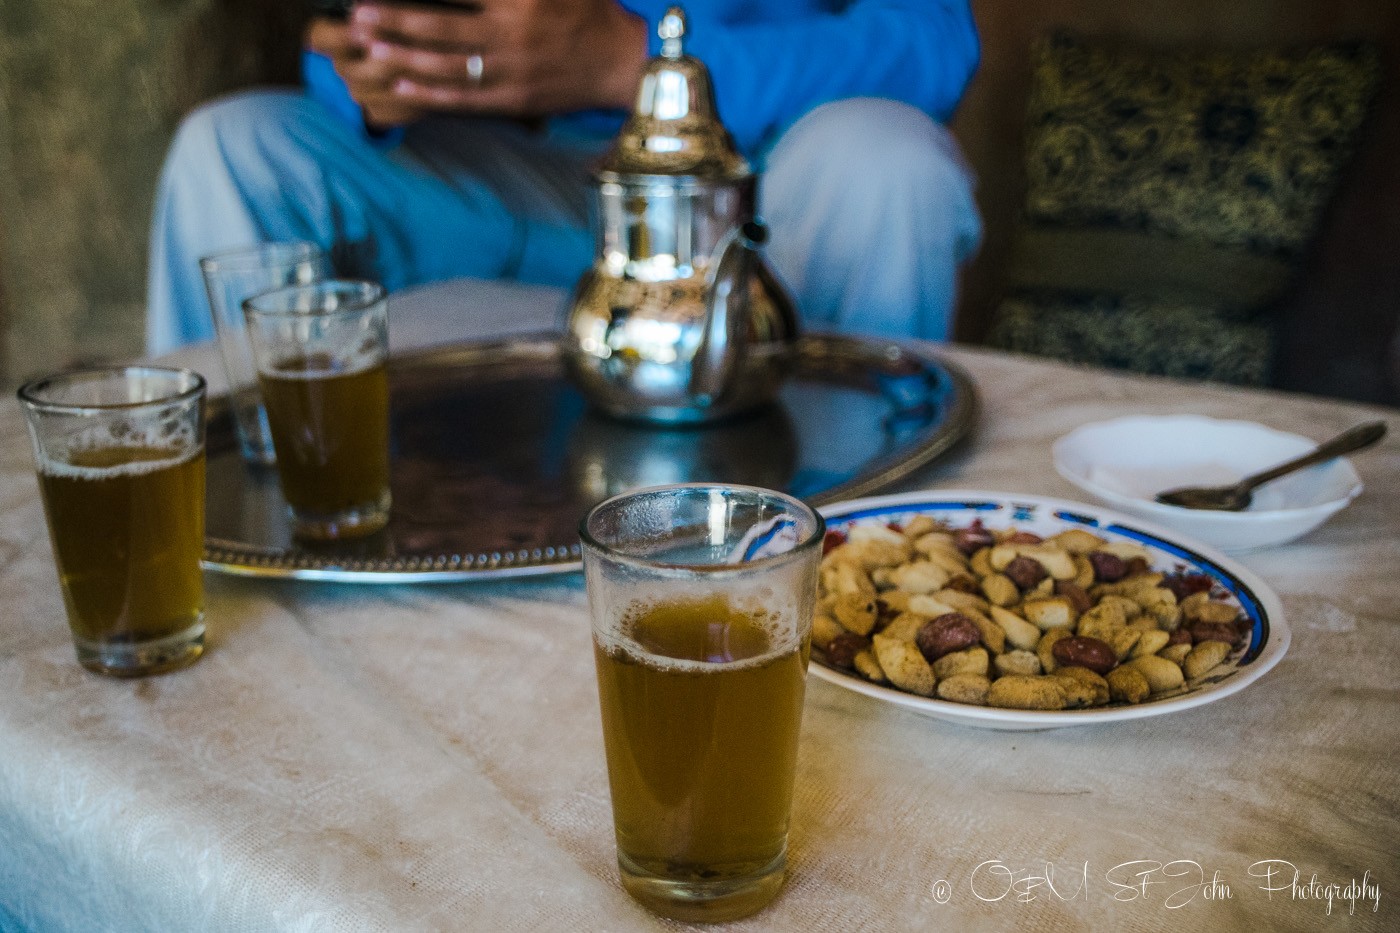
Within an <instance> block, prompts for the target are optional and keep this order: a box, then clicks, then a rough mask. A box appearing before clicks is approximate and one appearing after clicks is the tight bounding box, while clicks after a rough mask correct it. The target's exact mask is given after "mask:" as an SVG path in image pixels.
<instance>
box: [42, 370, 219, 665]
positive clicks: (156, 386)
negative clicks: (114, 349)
mask: <svg viewBox="0 0 1400 933" xmlns="http://www.w3.org/2000/svg"><path fill="white" fill-rule="evenodd" d="M19 399H20V404H21V405H22V407H23V408H24V413H25V416H26V418H27V419H28V422H29V436H30V439H31V440H32V441H33V443H34V461H35V464H36V465H37V467H38V473H39V490H40V492H41V493H42V495H43V499H44V513H45V515H46V516H47V518H48V524H49V537H50V539H51V541H52V542H53V553H54V559H55V561H56V562H57V564H58V578H59V583H60V585H61V588H62V590H63V601H64V604H65V607H66V609H67V612H68V624H69V628H70V629H71V630H72V634H73V643H74V645H75V646H76V648H77V651H78V661H79V663H81V664H82V665H83V666H84V667H86V668H88V669H89V670H93V671H97V672H99V673H103V674H116V675H119V676H138V675H142V674H154V673H158V672H160V671H166V670H172V669H174V668H177V667H182V666H184V665H186V664H189V663H191V662H192V661H194V660H195V659H196V658H198V657H199V656H200V654H201V653H202V652H203V651H204V585H203V580H202V578H201V575H200V566H199V560H200V556H201V555H202V554H203V551H204V379H203V378H202V377H201V376H199V374H198V373H193V372H190V371H189V370H184V369H161V368H157V367H152V366H129V367H125V368H118V369H99V370H82V371H76V372H67V373H61V374H59V375H55V376H48V377H45V378H43V379H35V380H34V381H32V382H29V383H26V384H25V385H24V386H23V387H22V388H21V389H20V390H19Z"/></svg>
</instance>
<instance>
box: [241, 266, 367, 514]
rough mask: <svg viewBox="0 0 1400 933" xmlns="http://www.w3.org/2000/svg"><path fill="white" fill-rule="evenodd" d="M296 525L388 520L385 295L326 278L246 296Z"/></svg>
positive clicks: (280, 470) (265, 399)
mask: <svg viewBox="0 0 1400 933" xmlns="http://www.w3.org/2000/svg"><path fill="white" fill-rule="evenodd" d="M243 310H244V313H245V315H246V316H247V319H248V335H249V337H250V339H251V342H252V346H253V360H254V363H255V364H256V366H257V370H258V382H259V384H260V385H261V387H262V396H263V403H264V404H265V405H266V406H267V420H268V426H269V427H270V428H271V430H272V442H273V446H274V447H275V448H276V451H277V474H278V477H279V478H280V479H281V480H282V494H283V495H284V496H285V497H286V499H287V504H288V505H289V506H290V507H291V519H292V531H293V533H294V534H296V535H297V536H298V537H301V538H307V539H311V540H323V541H324V540H335V539H343V538H356V537H361V536H364V535H368V534H372V533H373V532H375V531H378V530H379V529H380V528H383V527H384V525H385V524H386V523H387V522H388V521H389V376H388V368H387V366H386V361H387V359H388V355H389V318H388V303H387V301H386V300H385V294H384V288H383V286H381V285H379V284H377V283H374V282H361V281H351V280H339V279H328V280H326V281H324V282H317V283H314V284H311V285H296V286H293V287H291V288H282V289H278V290H277V291H273V292H264V293H263V294H261V295H255V296H253V297H252V298H249V299H248V300H247V301H245V302H244V303H243Z"/></svg>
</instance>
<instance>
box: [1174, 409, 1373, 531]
mask: <svg viewBox="0 0 1400 933" xmlns="http://www.w3.org/2000/svg"><path fill="white" fill-rule="evenodd" d="M1383 437H1385V422H1384V421H1368V422H1366V423H1365V424H1358V425H1357V426H1356V427H1354V428H1352V429H1350V430H1348V431H1343V432H1342V433H1341V434H1338V435H1337V436H1336V437H1334V438H1332V439H1331V440H1330V441H1328V442H1327V443H1325V444H1320V445H1319V446H1318V447H1317V448H1316V449H1315V450H1313V451H1312V452H1311V453H1306V454H1303V455H1302V456H1301V457H1294V458H1293V459H1292V460H1288V461H1285V462H1283V463H1280V464H1279V465H1278V466H1276V467H1270V468H1269V469H1267V470H1264V471H1262V472H1259V473H1255V474H1253V475H1251V476H1246V477H1245V478H1244V479H1242V480H1240V481H1239V482H1238V483H1231V484H1230V485H1228V486H1183V487H1181V488H1179V489H1168V490H1166V491H1165V492H1159V493H1157V501H1158V502H1161V503H1163V504H1165V505H1177V506H1181V507H1182V508H1184V509H1215V510H1217V511H1222V512H1240V511H1243V510H1244V509H1247V508H1249V502H1250V499H1251V498H1252V495H1251V494H1252V492H1253V491H1254V489H1255V488H1256V487H1259V486H1262V485H1263V484H1264V483H1267V482H1269V481H1270V480H1275V479H1278V478H1279V477H1280V476H1283V475H1284V474H1285V473H1292V472H1293V471H1294V470H1301V469H1302V468H1303V467H1309V466H1312V465H1313V464H1315V463H1323V462H1325V461H1327V460H1331V459H1332V458H1334V457H1340V456H1341V455H1342V454H1349V453H1351V452H1352V451H1354V450H1360V449H1361V448H1363V447H1370V446H1371V445H1372V444H1374V443H1375V442H1376V441H1378V440H1380V439H1381V438H1383Z"/></svg>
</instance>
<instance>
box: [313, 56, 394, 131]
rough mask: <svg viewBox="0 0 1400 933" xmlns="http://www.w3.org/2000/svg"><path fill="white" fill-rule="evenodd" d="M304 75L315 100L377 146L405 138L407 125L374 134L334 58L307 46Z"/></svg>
mask: <svg viewBox="0 0 1400 933" xmlns="http://www.w3.org/2000/svg"><path fill="white" fill-rule="evenodd" d="M301 77H302V81H303V82H304V83H305V84H306V93H307V94H309V95H310V96H311V99H312V100H315V101H318V102H320V104H321V106H323V107H325V108H326V109H327V110H329V111H330V112H331V113H333V114H334V115H335V116H337V117H339V118H340V119H341V120H344V121H345V122H346V123H347V124H349V125H350V126H352V127H355V128H356V129H358V130H359V131H360V132H361V133H364V134H365V138H367V139H369V140H370V141H371V142H373V143H374V144H375V145H377V146H384V147H389V146H393V145H396V144H397V143H398V142H399V140H401V139H403V128H402V127H394V128H393V129H390V130H386V131H384V132H378V133H371V132H370V131H369V128H368V127H366V126H365V114H364V111H363V110H361V109H360V105H359V104H357V103H355V101H354V99H353V98H351V97H350V91H349V90H348V89H347V88H346V87H345V82H344V81H342V80H340V75H338V74H336V73H335V66H334V65H333V64H331V60H330V59H329V58H327V57H326V56H324V55H322V54H320V53H319V52H313V51H311V50H310V49H303V50H302V53H301Z"/></svg>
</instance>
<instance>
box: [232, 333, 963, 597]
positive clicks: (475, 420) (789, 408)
mask: <svg viewBox="0 0 1400 933" xmlns="http://www.w3.org/2000/svg"><path fill="white" fill-rule="evenodd" d="M390 390H391V419H392V437H393V440H392V452H391V460H392V486H393V495H394V505H393V517H392V519H391V520H390V522H389V525H388V527H387V528H385V529H384V530H383V531H381V532H379V533H377V534H375V535H373V536H372V537H369V538H365V539H363V540H360V541H355V542H345V543H337V544H328V545H311V544H305V543H302V542H298V541H293V539H292V536H291V530H290V525H289V524H288V521H287V506H286V502H285V500H284V499H283V498H282V493H281V489H280V488H279V486H278V482H277V473H276V470H269V469H263V468H252V467H249V466H247V465H245V464H244V463H243V461H242V459H241V458H240V457H239V454H238V447H237V443H236V440H235V437H234V433H233V430H234V429H233V420H232V417H231V415H230V412H229V408H228V404H227V400H226V399H225V398H223V397H217V398H213V399H211V400H210V407H209V428H208V455H209V474H208V509H207V518H206V523H207V524H206V530H207V539H206V542H205V549H204V566H205V567H206V568H208V569H210V570H216V571H220V572H223V573H230V574H238V575H244V576H258V577H284V578H297V579H310V580H336V581H343V582H356V583H415V582H426V581H434V580H474V579H486V578H500V577H522V576H528V575H532V574H548V573H565V572H570V571H574V570H577V569H578V568H579V544H578V531H577V529H578V523H579V519H580V518H582V517H583V515H584V514H585V513H586V512H587V511H588V509H589V508H591V507H592V506H593V505H594V504H595V503H597V502H600V501H602V500H603V499H605V498H607V497H609V496H612V495H615V494H617V493H619V492H623V491H625V490H627V489H632V488H636V487H639V486H651V485H656V484H661V483H680V482H702V481H709V482H730V483H745V484H749V485H754V486H765V487H768V488H770V489H780V490H784V491H786V492H790V493H793V494H794V495H797V496H799V497H801V498H803V499H805V500H806V501H808V502H810V503H811V504H813V505H822V504H824V503H828V502H834V501H837V500H839V499H847V498H851V497H854V496H863V495H867V494H869V493H872V492H876V491H878V490H880V489H883V488H885V487H887V486H889V485H890V484H892V483H894V482H896V481H898V480H900V479H902V478H904V477H905V476H907V475H909V474H910V473H912V472H913V471H915V470H917V469H918V468H919V467H921V466H923V465H925V464H927V463H929V462H930V461H932V460H933V459H934V458H935V457H937V456H939V455H940V454H942V453H943V452H944V451H946V450H948V449H949V448H950V447H952V446H953V445H954V444H955V443H956V442H957V441H958V440H959V439H960V438H962V437H963V436H964V435H965V434H967V433H968V431H969V430H970V429H971V428H972V426H973V423H974V422H975V420H976V417H977V402H976V392H975V390H974V389H973V385H972V381H971V379H970V378H969V377H968V376H967V374H966V373H964V372H963V371H962V370H961V369H959V368H958V367H957V366H955V365H953V364H951V363H948V362H947V361H945V360H942V359H939V358H938V357H936V356H933V355H931V354H928V353H925V352H921V351H917V350H914V349H911V348H909V347H906V346H903V345H900V344H896V343H890V342H886V341H880V340H866V339H858V338H853V337H842V336H834V335H816V336H809V337H806V338H804V339H803V340H802V341H801V343H800V345H799V352H798V364H797V369H796V374H795V376H794V378H793V379H792V380H791V381H789V383H788V384H787V385H786V386H785V387H784V389H783V391H782V393H781V395H780V396H779V400H778V402H777V403H776V404H774V405H771V406H769V407H767V408H765V409H762V410H760V411H758V412H754V413H752V414H749V415H745V416H742V417H739V418H736V419H733V420H731V421H726V422H723V423H721V424H717V425H712V426H707V427H683V428H663V427H655V426H648V425H641V424H633V423H628V422H621V421H616V420H613V419H611V418H608V417H606V416H604V415H601V414H598V413H596V412H594V411H591V410H590V409H588V408H587V406H586V404H585V403H584V401H583V399H582V397H581V396H579V394H578V393H577V392H576V391H575V390H574V388H573V387H572V385H570V384H569V382H568V380H567V379H566V377H565V375H564V369H563V364H562V361H561V359H560V355H559V350H558V344H557V339H556V337H555V336H554V335H552V334H540V335H529V336H524V337H516V338H512V339H509V340H501V341H494V342H486V343H467V344H458V345H452V346H447V347H441V348H437V349H433V350H428V351H424V352H419V353H414V354H411V355H405V356H398V357H394V358H393V359H392V360H391V361H390Z"/></svg>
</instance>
